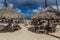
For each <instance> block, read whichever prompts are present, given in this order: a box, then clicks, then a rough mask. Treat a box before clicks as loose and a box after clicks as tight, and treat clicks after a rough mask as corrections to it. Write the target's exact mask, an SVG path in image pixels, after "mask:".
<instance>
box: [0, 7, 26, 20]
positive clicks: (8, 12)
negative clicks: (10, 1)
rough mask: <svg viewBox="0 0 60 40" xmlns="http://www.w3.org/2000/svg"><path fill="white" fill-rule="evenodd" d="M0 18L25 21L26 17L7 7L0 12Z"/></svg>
mask: <svg viewBox="0 0 60 40" xmlns="http://www.w3.org/2000/svg"><path fill="white" fill-rule="evenodd" d="M0 18H12V19H25V17H24V16H23V15H22V14H21V13H18V12H17V11H16V10H15V9H13V8H10V7H5V8H3V9H1V10H0Z"/></svg>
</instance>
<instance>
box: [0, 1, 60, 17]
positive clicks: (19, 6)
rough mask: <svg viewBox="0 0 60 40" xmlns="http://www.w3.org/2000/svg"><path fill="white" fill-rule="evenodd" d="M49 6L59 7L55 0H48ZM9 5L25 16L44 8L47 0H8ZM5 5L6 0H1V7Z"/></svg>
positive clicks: (59, 2)
mask: <svg viewBox="0 0 60 40" xmlns="http://www.w3.org/2000/svg"><path fill="white" fill-rule="evenodd" d="M57 1H58V7H59V10H60V0H57ZM47 2H48V6H52V7H53V8H55V9H57V7H56V1H55V0H48V1H47ZM7 3H8V6H10V7H12V8H14V9H16V10H17V11H18V12H20V13H22V14H23V15H25V16H28V17H30V16H32V15H33V14H34V13H36V12H38V11H40V10H43V9H44V7H45V0H7ZM3 7H4V1H3V0H0V9H1V8H3Z"/></svg>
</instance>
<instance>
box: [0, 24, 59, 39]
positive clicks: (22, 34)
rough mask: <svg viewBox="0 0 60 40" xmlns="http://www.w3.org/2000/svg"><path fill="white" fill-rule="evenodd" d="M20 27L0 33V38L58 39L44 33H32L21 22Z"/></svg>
mask: <svg viewBox="0 0 60 40" xmlns="http://www.w3.org/2000/svg"><path fill="white" fill-rule="evenodd" d="M21 27H22V29H21V30H19V31H16V32H13V33H11V32H8V33H0V40H60V39H59V38H55V37H52V36H49V35H46V34H36V33H32V32H30V31H28V30H27V28H26V27H24V25H23V24H21Z"/></svg>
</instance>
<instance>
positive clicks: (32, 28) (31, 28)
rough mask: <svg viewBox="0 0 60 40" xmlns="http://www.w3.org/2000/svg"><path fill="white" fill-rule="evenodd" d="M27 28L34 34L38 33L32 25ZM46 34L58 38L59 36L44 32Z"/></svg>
mask: <svg viewBox="0 0 60 40" xmlns="http://www.w3.org/2000/svg"><path fill="white" fill-rule="evenodd" d="M28 30H29V31H31V32H33V33H36V34H40V33H37V32H36V31H35V30H34V27H30V28H28ZM41 34H42V33H41ZM43 34H44V33H43ZM46 35H48V36H52V37H55V38H58V39H60V37H59V36H55V35H52V34H46Z"/></svg>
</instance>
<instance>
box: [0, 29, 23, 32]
mask: <svg viewBox="0 0 60 40" xmlns="http://www.w3.org/2000/svg"><path fill="white" fill-rule="evenodd" d="M21 29H22V28H20V29H19V30H21ZM15 31H18V29H15V30H9V31H8V30H0V33H7V32H15Z"/></svg>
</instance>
